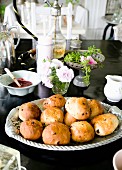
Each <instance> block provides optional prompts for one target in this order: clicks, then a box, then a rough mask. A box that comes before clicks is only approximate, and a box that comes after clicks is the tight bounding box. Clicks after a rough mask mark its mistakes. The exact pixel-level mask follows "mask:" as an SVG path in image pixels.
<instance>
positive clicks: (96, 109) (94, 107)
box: [88, 99, 104, 119]
mask: <svg viewBox="0 0 122 170" xmlns="http://www.w3.org/2000/svg"><path fill="white" fill-rule="evenodd" d="M88 102H89V106H90V111H91V114H90V117H89V119H92V118H93V117H95V116H97V115H101V114H103V113H104V108H103V106H102V104H101V103H100V102H99V101H98V100H95V99H92V100H89V101H88Z"/></svg>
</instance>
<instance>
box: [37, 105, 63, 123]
mask: <svg viewBox="0 0 122 170" xmlns="http://www.w3.org/2000/svg"><path fill="white" fill-rule="evenodd" d="M40 120H41V122H42V123H43V124H45V125H48V124H50V123H53V122H61V123H62V122H63V120H64V113H63V111H62V110H61V109H59V108H58V107H49V108H47V109H45V110H44V111H43V112H42V114H41V117H40Z"/></svg>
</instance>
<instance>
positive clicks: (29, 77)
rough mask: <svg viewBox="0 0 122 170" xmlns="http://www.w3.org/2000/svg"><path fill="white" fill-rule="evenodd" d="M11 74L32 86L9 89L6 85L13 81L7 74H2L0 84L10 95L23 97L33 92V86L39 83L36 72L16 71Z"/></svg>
mask: <svg viewBox="0 0 122 170" xmlns="http://www.w3.org/2000/svg"><path fill="white" fill-rule="evenodd" d="M12 73H13V75H14V76H15V77H16V78H23V79H25V80H26V81H30V82H32V85H30V86H27V87H21V88H17V87H11V86H8V85H9V84H10V83H12V82H13V80H12V79H11V78H10V77H9V76H8V75H7V74H3V75H2V76H0V84H1V85H2V86H4V87H6V88H7V90H8V92H9V93H10V94H12V95H16V96H25V95H27V94H29V93H32V92H33V91H34V88H35V86H36V85H38V84H39V83H40V82H41V79H40V76H39V75H38V73H36V72H32V71H27V70H18V71H14V72H12Z"/></svg>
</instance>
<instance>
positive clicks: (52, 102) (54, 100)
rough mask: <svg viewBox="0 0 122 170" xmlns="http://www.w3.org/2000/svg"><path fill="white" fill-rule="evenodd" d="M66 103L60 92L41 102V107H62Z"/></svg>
mask: <svg viewBox="0 0 122 170" xmlns="http://www.w3.org/2000/svg"><path fill="white" fill-rule="evenodd" d="M65 103H66V100H65V98H64V97H63V96H62V95H61V94H55V95H52V96H50V97H49V98H47V99H46V100H45V101H44V102H43V107H44V108H48V107H59V108H61V107H63V106H64V105H65Z"/></svg>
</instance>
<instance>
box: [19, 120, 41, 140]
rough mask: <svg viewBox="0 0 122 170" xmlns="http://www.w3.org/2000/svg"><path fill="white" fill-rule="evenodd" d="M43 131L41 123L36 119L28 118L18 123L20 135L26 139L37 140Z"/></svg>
mask: <svg viewBox="0 0 122 170" xmlns="http://www.w3.org/2000/svg"><path fill="white" fill-rule="evenodd" d="M42 131H43V127H42V123H41V122H40V121H38V120H36V119H30V120H26V121H24V122H22V123H21V124H20V133H21V135H22V136H23V137H24V138H25V139H28V140H37V139H39V138H40V137H41V135H42Z"/></svg>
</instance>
